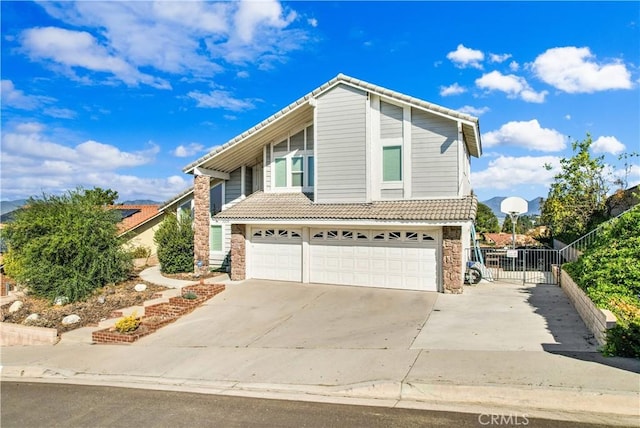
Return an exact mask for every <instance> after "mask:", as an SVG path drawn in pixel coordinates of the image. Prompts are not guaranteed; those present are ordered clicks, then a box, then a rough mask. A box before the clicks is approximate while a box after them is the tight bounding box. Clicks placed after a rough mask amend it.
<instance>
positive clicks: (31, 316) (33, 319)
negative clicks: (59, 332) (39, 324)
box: [24, 314, 40, 323]
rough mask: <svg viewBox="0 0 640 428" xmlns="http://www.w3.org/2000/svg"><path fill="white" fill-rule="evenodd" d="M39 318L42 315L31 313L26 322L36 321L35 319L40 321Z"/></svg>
mask: <svg viewBox="0 0 640 428" xmlns="http://www.w3.org/2000/svg"><path fill="white" fill-rule="evenodd" d="M39 319H40V315H38V314H31V315H29V316H28V317H27V318H25V320H24V322H26V323H29V322H35V321H38V320H39Z"/></svg>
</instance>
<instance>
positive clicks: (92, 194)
mask: <svg viewBox="0 0 640 428" xmlns="http://www.w3.org/2000/svg"><path fill="white" fill-rule="evenodd" d="M84 194H85V197H86V198H87V199H88V200H89V201H90V202H91V203H93V204H94V205H115V203H116V201H117V200H118V192H116V191H115V190H111V189H106V190H105V189H102V188H100V187H94V188H93V189H90V190H85V191H84Z"/></svg>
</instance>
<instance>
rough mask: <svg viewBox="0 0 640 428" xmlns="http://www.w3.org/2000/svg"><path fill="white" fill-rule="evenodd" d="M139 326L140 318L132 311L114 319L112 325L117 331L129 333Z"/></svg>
mask: <svg viewBox="0 0 640 428" xmlns="http://www.w3.org/2000/svg"><path fill="white" fill-rule="evenodd" d="M139 326H140V319H139V318H138V316H137V315H136V313H135V312H134V313H132V314H131V315H129V316H128V317H122V318H120V319H119V320H118V321H116V323H115V325H114V327H115V329H116V331H117V332H118V333H131V332H132V331H135V330H136V329H137V328H138V327H139Z"/></svg>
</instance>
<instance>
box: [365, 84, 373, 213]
mask: <svg viewBox="0 0 640 428" xmlns="http://www.w3.org/2000/svg"><path fill="white" fill-rule="evenodd" d="M365 103H366V105H365V108H364V113H365V116H364V123H365V126H364V129H365V132H364V144H365V151H364V165H365V171H368V172H369V173H368V174H365V198H364V200H365V202H371V201H372V200H373V199H372V198H371V196H372V193H373V190H372V187H373V181H372V179H371V170H372V168H371V93H370V92H367V99H366V101H365Z"/></svg>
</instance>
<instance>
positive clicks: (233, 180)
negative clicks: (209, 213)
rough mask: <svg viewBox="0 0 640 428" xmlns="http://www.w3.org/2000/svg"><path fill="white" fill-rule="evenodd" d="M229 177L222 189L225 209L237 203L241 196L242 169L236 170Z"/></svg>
mask: <svg viewBox="0 0 640 428" xmlns="http://www.w3.org/2000/svg"><path fill="white" fill-rule="evenodd" d="M229 176H230V178H229V180H227V181H226V182H225V189H224V203H225V204H227V208H229V205H230V204H234V203H235V202H238V201H239V200H240V196H241V195H242V187H241V186H242V168H238V169H236V170H235V171H233V172H232V173H231V174H229Z"/></svg>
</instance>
